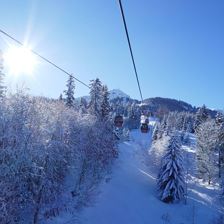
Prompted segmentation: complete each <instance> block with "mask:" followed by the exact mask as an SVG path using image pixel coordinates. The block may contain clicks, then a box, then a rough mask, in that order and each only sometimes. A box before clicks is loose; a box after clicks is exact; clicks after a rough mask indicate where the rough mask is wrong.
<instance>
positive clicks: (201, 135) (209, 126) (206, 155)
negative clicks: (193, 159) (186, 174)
mask: <svg viewBox="0 0 224 224" xmlns="http://www.w3.org/2000/svg"><path fill="white" fill-rule="evenodd" d="M218 135H219V127H218V126H217V125H216V123H215V120H214V119H208V120H207V121H206V122H203V123H201V124H200V125H199V126H198V127H197V129H196V136H197V166H198V175H199V177H200V178H202V179H203V180H204V181H206V180H207V181H208V183H209V184H210V183H211V180H212V178H214V175H215V174H216V171H217V167H216V164H217V156H216V155H215V154H216V152H215V150H216V148H217V146H218Z"/></svg>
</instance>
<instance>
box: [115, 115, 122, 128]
mask: <svg viewBox="0 0 224 224" xmlns="http://www.w3.org/2000/svg"><path fill="white" fill-rule="evenodd" d="M123 123H124V120H123V116H121V115H117V116H116V117H115V118H114V125H115V127H117V128H121V127H122V126H123Z"/></svg>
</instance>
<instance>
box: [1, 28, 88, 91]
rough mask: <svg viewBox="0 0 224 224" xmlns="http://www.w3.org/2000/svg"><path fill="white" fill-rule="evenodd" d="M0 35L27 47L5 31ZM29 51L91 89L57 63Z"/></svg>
mask: <svg viewBox="0 0 224 224" xmlns="http://www.w3.org/2000/svg"><path fill="white" fill-rule="evenodd" d="M0 33H2V34H4V35H5V36H7V37H8V38H10V39H11V40H13V41H14V42H16V43H17V44H19V45H21V46H22V47H25V45H24V44H23V43H22V42H20V41H19V40H17V39H16V38H14V37H13V36H11V35H10V34H8V33H7V32H5V31H3V30H1V29H0ZM29 51H30V52H32V53H33V54H34V55H36V56H38V57H39V58H41V59H42V60H44V61H45V62H47V63H49V64H51V65H52V66H54V67H55V68H57V69H58V70H60V71H61V72H63V73H65V74H67V75H69V76H71V77H73V78H74V79H75V80H76V81H77V82H79V83H81V84H82V85H84V86H86V87H87V88H90V87H89V85H87V84H85V83H84V82H83V81H81V80H80V79H78V78H76V77H75V76H73V75H72V74H71V73H69V72H67V71H66V70H65V69H63V68H61V67H60V66H58V65H56V64H55V63H53V62H52V61H50V60H49V59H47V58H46V57H43V56H42V55H40V54H39V53H37V52H36V51H34V50H32V49H29Z"/></svg>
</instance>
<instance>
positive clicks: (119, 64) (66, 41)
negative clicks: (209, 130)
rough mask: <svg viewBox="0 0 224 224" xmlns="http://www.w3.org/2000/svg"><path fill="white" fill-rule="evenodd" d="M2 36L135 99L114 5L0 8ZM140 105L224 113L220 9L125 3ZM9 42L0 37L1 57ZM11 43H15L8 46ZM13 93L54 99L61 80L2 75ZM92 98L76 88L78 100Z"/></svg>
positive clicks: (43, 73)
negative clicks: (160, 101) (161, 103)
mask: <svg viewBox="0 0 224 224" xmlns="http://www.w3.org/2000/svg"><path fill="white" fill-rule="evenodd" d="M0 4H1V13H0V21H1V23H0V28H1V29H3V30H5V31H7V32H8V33H10V34H11V35H13V36H15V37H16V38H17V39H19V40H21V41H23V40H27V41H28V43H29V44H30V45H31V46H32V47H33V49H34V50H35V51H37V52H39V53H40V54H42V55H43V56H45V57H47V58H49V59H51V60H52V61H54V62H55V63H56V64H58V65H60V66H61V67H63V68H64V69H65V70H67V71H69V72H71V73H73V74H74V76H76V77H77V78H79V79H81V80H82V81H84V82H86V83H88V82H89V80H91V79H93V78H96V77H99V78H100V79H101V80H102V82H103V83H105V84H107V85H108V87H109V88H110V89H114V88H119V89H121V90H123V91H124V92H126V93H127V94H128V95H130V96H131V97H133V98H137V99H140V96H139V92H138V88H137V84H136V80H135V76H134V71H133V67H132V64H131V58H130V54H129V50H128V46H127V41H126V36H125V33H124V29H123V24H122V20H121V15H120V12H119V7H118V2H117V1H116V0H110V1H109V0H107V1H105V0H94V1H92V0H88V1H87V0H83V1H79V0H65V1H59V0H39V1H34V0H20V1H17V0H2V1H1V3H0ZM123 7H124V10H125V15H126V20H127V24H128V27H129V34H130V39H131V42H132V47H133V51H134V55H135V60H136V65H137V69H138V73H139V79H140V83H141V86H142V92H143V97H144V98H148V97H155V96H160V97H168V98H175V99H180V100H184V101H186V102H189V103H191V104H193V105H196V106H199V105H202V104H203V103H204V104H206V105H207V106H209V107H211V108H220V109H223V98H224V93H223V83H224V63H223V62H224V29H223V25H224V13H223V12H224V1H223V0H215V1H214V0H169V1H167V0H132V1H131V0H129V1H128V0H123ZM7 41H8V42H10V41H9V40H8V39H7V38H5V37H3V36H2V35H1V36H0V49H1V50H2V51H6V49H7V47H8V45H7V44H6V42H7ZM10 43H12V42H10ZM5 73H6V76H7V77H6V80H7V83H8V85H9V86H10V88H12V89H13V88H14V86H15V84H16V83H20V84H21V83H23V82H24V83H25V84H26V86H28V87H29V88H30V91H31V93H32V94H35V95H46V96H50V97H58V96H59V95H60V93H61V92H62V91H63V90H64V89H65V82H66V79H67V77H66V75H65V74H63V73H61V72H60V71H58V70H56V69H55V68H53V67H52V66H50V65H49V64H46V63H45V62H42V61H39V64H38V66H36V69H35V71H34V74H33V76H32V77H28V76H21V77H18V78H17V79H15V78H14V77H12V76H9V75H7V71H5ZM88 92H89V90H88V89H87V88H86V87H84V86H82V85H80V84H78V83H77V88H76V96H81V95H87V94H88Z"/></svg>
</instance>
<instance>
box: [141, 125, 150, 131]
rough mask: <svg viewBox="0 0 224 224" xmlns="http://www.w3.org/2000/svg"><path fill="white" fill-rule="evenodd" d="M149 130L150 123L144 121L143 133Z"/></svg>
mask: <svg viewBox="0 0 224 224" xmlns="http://www.w3.org/2000/svg"><path fill="white" fill-rule="evenodd" d="M148 131H149V126H148V124H146V123H144V124H141V132H142V133H147V132H148Z"/></svg>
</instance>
